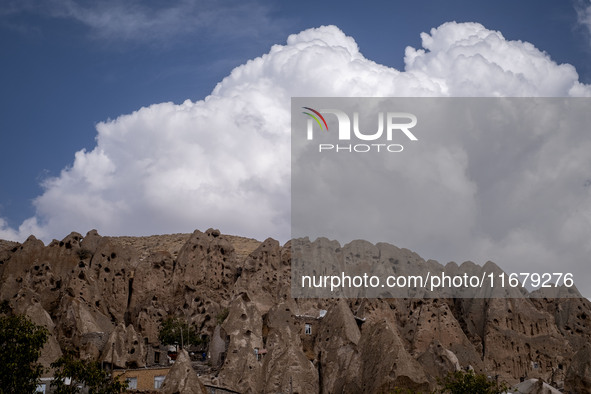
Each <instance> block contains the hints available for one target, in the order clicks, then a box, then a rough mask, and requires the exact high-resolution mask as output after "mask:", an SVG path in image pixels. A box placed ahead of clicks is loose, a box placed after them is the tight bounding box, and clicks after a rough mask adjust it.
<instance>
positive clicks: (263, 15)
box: [0, 0, 273, 44]
mask: <svg viewBox="0 0 591 394" xmlns="http://www.w3.org/2000/svg"><path fill="white" fill-rule="evenodd" d="M267 11H268V10H267V8H266V7H264V6H263V5H261V4H259V3H256V2H254V3H253V2H249V3H248V4H245V3H243V2H238V1H227V2H224V3H223V4H220V2H217V1H211V0H183V1H178V2H173V3H171V4H167V5H166V6H162V5H157V4H155V3H150V2H145V1H140V0H131V1H124V2H122V1H117V0H106V1H100V2H97V1H85V0H48V1H46V0H18V1H16V0H12V1H11V0H9V1H8V3H7V4H6V6H5V7H4V8H3V10H2V11H0V16H10V15H15V14H19V13H22V12H28V13H35V14H39V15H42V16H44V17H51V18H60V19H68V20H72V21H76V22H78V23H80V24H82V25H84V26H86V27H87V28H88V29H89V31H90V33H91V35H92V36H93V37H95V38H98V39H101V40H107V41H108V42H109V43H110V44H113V43H115V42H134V43H138V42H141V43H161V42H166V43H167V44H170V42H171V41H170V39H171V38H176V37H178V36H186V35H189V34H191V35H198V34H200V33H203V32H205V31H206V32H207V33H208V36H209V37H211V36H215V37H220V36H224V37H228V36H232V35H236V36H240V37H255V36H258V35H259V34H260V32H261V29H260V27H261V26H265V27H266V28H267V29H271V28H272V26H273V22H272V21H271V20H270V19H269V18H268V16H267ZM227 26H232V27H233V28H232V29H227ZM253 26H257V27H258V30H257V29H255V28H253Z"/></svg>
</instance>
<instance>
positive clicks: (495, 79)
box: [0, 22, 591, 264]
mask: <svg viewBox="0 0 591 394" xmlns="http://www.w3.org/2000/svg"><path fill="white" fill-rule="evenodd" d="M421 39H422V48H420V49H416V48H411V47H408V48H407V49H406V52H405V55H404V59H405V68H404V70H396V69H393V68H390V67H386V66H383V65H380V64H377V63H375V62H373V61H371V60H370V59H367V58H365V57H364V56H363V55H362V53H361V52H360V51H359V48H358V46H357V44H356V42H355V40H354V39H353V38H352V37H348V36H346V35H345V34H344V33H343V32H342V31H340V30H339V29H338V28H337V27H335V26H324V27H320V28H316V29H310V30H306V31H303V32H301V33H299V34H294V35H291V36H289V38H288V39H287V43H286V44H285V45H275V46H273V47H272V48H271V49H270V51H269V52H268V53H267V54H265V55H263V56H261V57H258V58H256V59H252V60H250V61H248V62H247V63H245V64H243V65H241V66H239V67H237V68H235V69H234V70H233V71H232V72H231V74H230V75H228V76H227V77H226V78H225V79H224V80H222V81H221V82H220V83H219V84H218V85H217V86H216V87H215V89H214V90H213V92H212V93H211V94H210V95H209V96H208V97H206V98H205V99H203V100H201V101H197V102H191V101H186V102H184V103H182V104H179V105H177V104H173V103H161V104H154V105H152V106H149V107H145V108H141V109H139V110H137V111H136V112H134V113H132V114H127V115H121V116H119V117H118V118H116V119H114V120H108V121H105V122H102V123H100V124H98V125H97V137H96V147H95V148H94V149H93V150H91V151H85V150H82V151H79V152H77V153H76V154H75V157H74V162H73V163H72V165H71V166H69V167H68V168H65V169H64V170H63V171H62V172H61V174H60V175H59V176H58V177H55V178H51V179H47V180H46V181H45V182H44V184H43V187H44V193H43V194H42V195H41V196H39V197H37V198H36V199H35V201H34V205H35V208H36V215H35V217H34V218H31V219H28V220H27V221H26V222H25V223H23V225H22V226H21V227H20V228H19V229H18V230H15V229H10V228H8V227H7V226H6V224H5V223H4V222H0V236H1V237H3V238H10V239H18V240H22V239H24V238H26V236H28V234H29V233H30V232H35V233H36V234H39V235H41V236H42V237H44V238H45V239H46V240H47V239H49V238H51V237H63V236H64V235H65V234H67V233H68V232H70V231H72V230H75V231H80V232H83V233H84V232H85V231H87V230H89V229H91V228H97V229H98V230H99V232H101V233H104V234H130V235H141V234H151V233H167V232H186V231H192V230H193V229H195V228H200V229H206V228H208V227H217V228H220V229H221V230H222V231H223V232H225V233H232V234H239V235H244V236H251V237H255V238H259V239H264V238H266V237H268V236H272V237H275V238H278V239H280V240H282V241H285V240H287V239H289V238H290V198H291V195H290V174H291V172H290V98H291V97H295V96H302V97H305V96H335V97H338V96H345V97H349V96H350V97H356V96H401V97H405V96H423V97H427V96H431V97H437V96H444V97H445V96H493V97H496V96H519V97H529V96H561V97H562V96H565V97H566V96H587V97H588V96H591V87H590V86H589V85H584V84H582V83H580V82H579V80H578V75H577V72H576V70H575V69H574V67H572V66H571V65H568V64H556V63H555V62H554V61H552V59H551V58H550V57H549V55H548V54H546V53H544V52H541V51H539V50H538V49H536V48H535V47H534V46H533V45H532V44H530V43H527V42H521V41H509V40H506V39H505V38H504V37H503V35H502V34H501V33H500V32H497V31H491V30H488V29H486V28H485V27H483V26H482V25H480V24H477V23H454V22H451V23H446V24H443V25H441V26H440V27H438V28H435V29H432V30H431V31H430V32H429V33H423V34H422V35H421ZM499 135H501V134H495V132H494V130H493V131H491V133H489V134H486V133H483V134H482V136H481V137H482V138H483V139H485V144H482V143H478V144H477V143H476V142H474V141H471V140H469V139H464V140H463V141H464V143H462V144H459V145H456V146H454V147H453V148H449V149H444V148H440V149H439V150H437V151H434V152H433V154H432V155H430V156H425V157H424V160H423V161H422V162H421V161H418V159H417V162H416V163H415V164H416V165H414V166H412V168H413V171H414V172H413V175H416V177H417V179H418V180H420V182H415V183H413V185H412V186H413V188H412V189H409V193H408V194H402V195H401V197H400V198H402V199H403V201H404V199H406V200H407V201H412V199H413V198H416V195H420V194H421V193H429V192H430V191H433V190H436V191H437V194H436V196H437V198H433V199H432V200H433V204H435V203H436V201H439V202H443V205H445V204H447V206H448V208H447V209H445V207H444V209H443V211H444V212H443V215H442V216H441V217H440V220H439V221H437V222H433V223H434V225H433V226H432V227H430V228H431V229H432V231H418V229H416V230H417V231H413V232H411V233H410V234H411V235H412V237H408V239H409V241H408V244H404V245H402V244H401V245H399V246H403V247H409V248H411V249H415V250H417V251H418V252H419V253H421V252H422V251H423V252H424V251H427V253H426V254H427V255H426V256H425V257H432V258H439V259H443V260H445V259H448V258H449V259H452V258H453V259H456V260H460V261H461V260H462V259H467V258H473V259H475V260H478V262H480V263H483V262H484V261H486V260H487V259H493V260H497V261H501V260H506V261H509V260H510V261H513V260H514V259H515V256H526V255H528V253H530V256H531V251H536V258H539V259H542V260H543V261H545V262H546V263H547V264H550V263H551V261H554V262H555V261H556V259H559V258H565V257H568V258H570V259H571V261H581V258H582V254H583V253H588V252H589V250H588V249H585V248H584V247H580V243H582V242H585V241H584V240H586V239H588V235H589V232H590V231H589V229H590V226H591V225H590V222H591V221H590V219H591V208H590V207H591V201H590V197H589V196H590V194H589V187H588V185H587V186H586V187H583V184H584V181H585V179H587V180H588V179H589V178H591V174H588V173H587V174H585V169H588V168H591V167H590V164H591V163H589V159H588V155H587V154H585V152H589V151H591V147H590V146H588V145H589V143H588V142H587V141H586V140H585V139H584V138H580V135H579V136H576V137H577V138H579V140H577V141H578V142H577V144H578V145H577V147H576V149H575V150H572V146H573V145H572V141H567V140H566V138H567V137H566V135H561V134H560V133H554V134H552V133H550V132H546V133H542V131H540V134H539V135H530V136H527V138H528V140H527V141H526V142H527V144H525V145H524V146H525V147H526V149H527V151H523V150H521V151H520V150H516V151H515V152H511V155H510V156H509V157H510V158H511V160H513V162H512V163H509V162H498V161H496V160H495V150H494V149H493V148H495V147H496V148H495V149H499V148H498V147H499V144H502V142H499V140H498V139H495V138H496V137H499ZM506 135H507V134H506V133H505V134H502V135H501V136H506ZM571 137H572V136H571ZM480 142H482V141H480ZM483 146H487V147H489V148H491V149H484V148H482V147H483ZM550 152H552V155H551V154H550ZM526 154H527V155H526ZM523 157H527V160H522V159H523ZM549 158H552V159H551V160H549ZM510 164H511V165H514V166H515V167H514V168H515V170H514V171H513V172H511V171H501V170H503V166H509V165H510ZM495 166H496V167H499V168H500V170H499V171H495V170H493V169H494V167H495ZM532 168H533V169H532ZM430 169H435V170H436V172H430ZM539 174H549V175H550V176H551V177H552V176H553V177H554V178H548V179H553V182H554V183H552V182H550V183H548V182H549V181H545V182H536V179H535V177H536V176H539ZM452 180H453V182H452ZM425 195H426V194H425ZM557 200H560V201H561V203H560V204H562V205H560V204H559V205H556V204H555V202H556V201H557ZM450 202H455V204H453V205H451V203H450ZM546 204H550V205H551V206H553V207H558V208H560V207H561V206H562V207H563V208H564V210H563V211H562V212H561V214H552V213H549V212H545V211H544V207H545V206H547V205H546ZM432 206H433V209H432V210H431V211H430V212H432V213H436V212H437V211H438V210H439V211H441V209H438V208H437V207H440V206H441V204H439V205H432ZM507 206H511V207H513V208H512V209H510V210H507V209H506V207H507ZM483 207H486V209H483ZM436 208H437V209H436ZM516 212H517V213H519V214H516ZM535 212H544V214H543V215H538V216H536V215H535ZM413 214H414V215H415V216H412V215H413ZM421 214H423V215H425V216H424V217H421V216H420V215H421ZM405 215H408V216H406V217H405V218H404V220H405V221H408V222H411V221H413V220H423V221H424V222H428V221H429V220H432V219H431V218H429V216H428V215H427V214H426V213H425V212H414V213H413V212H406V213H405ZM455 218H458V219H455ZM450 222H452V223H450ZM450 226H451V227H453V228H461V229H460V230H458V231H455V232H453V231H445V229H446V228H450ZM392 241H393V242H394V241H395V240H392ZM550 241H551V242H550ZM395 243H396V242H395ZM427 244H430V245H439V246H441V250H443V251H444V252H443V253H441V254H440V255H439V256H438V255H437V250H436V249H437V248H436V247H433V248H431V249H429V248H425V246H424V245H427ZM459 244H462V245H463V247H462V248H461V251H460V252H457V254H456V255H452V252H453V249H454V245H459ZM458 250H460V249H458ZM552 259H554V260H552Z"/></svg>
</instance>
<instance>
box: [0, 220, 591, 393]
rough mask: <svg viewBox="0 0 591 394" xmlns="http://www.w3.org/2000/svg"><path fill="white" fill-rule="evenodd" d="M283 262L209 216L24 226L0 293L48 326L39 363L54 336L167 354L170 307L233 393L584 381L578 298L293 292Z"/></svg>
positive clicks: (6, 247) (111, 354) (213, 380)
mask: <svg viewBox="0 0 591 394" xmlns="http://www.w3.org/2000/svg"><path fill="white" fill-rule="evenodd" d="M290 263H291V247H290V245H289V243H288V244H287V245H285V246H283V247H282V246H281V245H280V244H279V243H278V242H277V241H275V240H273V239H267V240H266V241H264V242H259V241H256V240H252V239H246V238H241V237H235V236H228V235H222V234H220V233H219V231H216V230H208V231H207V232H205V233H203V232H200V231H195V232H194V233H193V234H175V235H163V236H151V237H103V236H100V235H99V234H98V233H97V232H96V231H90V232H89V233H88V234H86V236H84V237H82V236H81V235H80V234H77V233H72V234H70V235H68V236H67V237H66V238H65V239H63V240H62V241H53V242H51V243H50V244H49V245H47V246H45V245H44V244H43V242H41V241H39V240H37V239H35V238H34V237H32V236H31V237H30V238H29V239H27V241H26V242H24V243H23V244H19V243H13V242H7V241H0V300H6V301H8V303H9V305H10V307H11V308H12V309H13V310H14V311H15V312H16V313H24V314H26V315H28V316H29V317H30V318H31V319H32V320H33V321H35V322H36V323H38V324H43V325H45V326H46V327H48V328H49V329H50V331H51V334H52V335H51V338H50V340H49V342H48V343H47V345H46V347H45V349H44V352H43V356H42V357H43V362H44V363H45V364H46V365H48V364H49V363H50V362H51V361H52V360H54V359H55V358H57V357H58V356H59V355H60V354H61V352H62V350H64V349H66V348H68V349H73V350H75V351H76V352H77V353H78V354H79V356H80V357H81V358H84V359H96V360H101V361H103V363H104V364H106V365H110V364H111V363H113V364H114V366H115V367H119V368H126V367H127V368H131V367H144V366H151V365H155V364H163V363H165V364H167V363H168V360H167V357H166V350H165V349H166V348H163V347H162V346H161V344H160V343H159V341H158V332H159V327H160V323H161V322H162V320H163V319H164V318H166V317H169V316H177V317H182V318H186V319H189V320H190V321H191V323H192V324H194V325H195V327H196V328H197V330H198V331H199V332H200V335H201V337H202V338H204V339H205V338H207V343H208V347H207V349H205V350H206V352H207V362H206V363H203V365H201V367H203V370H202V375H201V379H202V381H203V382H204V383H206V384H215V385H219V386H224V387H227V388H229V389H232V390H235V391H238V392H242V393H261V392H265V393H267V392H268V393H270V392H290V391H291V392H294V393H296V392H298V393H315V392H316V393H360V392H365V393H376V392H388V391H390V390H393V389H394V388H396V387H407V388H411V389H416V390H422V391H427V390H430V389H433V388H434V387H435V385H436V378H437V377H439V376H442V375H444V374H445V373H446V372H447V371H451V370H454V369H457V368H467V367H469V366H471V367H472V368H474V369H475V370H476V371H479V372H484V373H486V374H488V375H490V376H495V375H498V376H499V379H500V380H506V381H508V382H509V383H511V384H513V383H516V382H519V380H520V378H542V379H543V380H544V381H546V382H548V383H550V384H552V385H553V386H554V387H559V388H564V389H565V391H568V392H576V393H584V392H591V365H590V364H591V357H590V355H591V324H589V323H590V321H591V304H590V303H589V301H587V300H586V299H582V298H564V299H548V298H539V299H533V298H509V299H507V298H474V299H472V298H463V299H400V298H397V299H293V298H291V296H290V277H291V271H290V269H291V264H290ZM163 349H164V350H163ZM163 351H164V352H165V353H164V354H162V352H163ZM195 352H197V348H195ZM197 367H199V365H196V368H197Z"/></svg>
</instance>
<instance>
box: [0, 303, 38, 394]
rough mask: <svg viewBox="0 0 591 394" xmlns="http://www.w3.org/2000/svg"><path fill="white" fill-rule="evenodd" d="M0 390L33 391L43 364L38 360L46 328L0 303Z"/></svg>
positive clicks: (0, 391) (7, 391) (10, 391)
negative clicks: (12, 311)
mask: <svg viewBox="0 0 591 394" xmlns="http://www.w3.org/2000/svg"><path fill="white" fill-rule="evenodd" d="M0 314H1V315H0V393H2V394H4V393H6V394H8V393H11V394H12V393H19V394H20V393H34V392H35V390H36V388H37V383H38V381H39V378H40V377H41V374H42V373H43V367H42V366H41V364H39V363H37V360H38V359H39V355H40V354H41V349H42V348H43V345H44V344H45V342H46V341H47V338H48V336H49V332H48V331H47V329H46V328H45V327H42V326H38V325H36V324H34V323H33V322H31V321H30V320H29V319H28V318H27V317H26V316H22V315H12V314H11V313H10V309H9V308H8V306H7V304H6V303H3V304H2V305H0Z"/></svg>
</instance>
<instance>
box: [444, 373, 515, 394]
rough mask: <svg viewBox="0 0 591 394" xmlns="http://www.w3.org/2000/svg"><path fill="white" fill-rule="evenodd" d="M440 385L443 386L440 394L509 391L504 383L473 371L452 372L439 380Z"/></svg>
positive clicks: (477, 393) (486, 393)
mask: <svg viewBox="0 0 591 394" xmlns="http://www.w3.org/2000/svg"><path fill="white" fill-rule="evenodd" d="M439 384H441V385H442V386H443V387H442V389H441V390H440V393H451V394H501V393H506V392H507V390H508V387H507V385H506V384H505V383H504V382H503V383H501V384H499V383H498V382H496V381H494V380H491V379H489V378H487V377H486V375H483V374H475V373H474V371H472V370H470V371H468V372H465V371H454V372H450V373H448V374H447V375H446V376H445V377H444V378H443V379H441V380H439Z"/></svg>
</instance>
